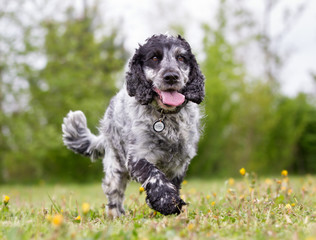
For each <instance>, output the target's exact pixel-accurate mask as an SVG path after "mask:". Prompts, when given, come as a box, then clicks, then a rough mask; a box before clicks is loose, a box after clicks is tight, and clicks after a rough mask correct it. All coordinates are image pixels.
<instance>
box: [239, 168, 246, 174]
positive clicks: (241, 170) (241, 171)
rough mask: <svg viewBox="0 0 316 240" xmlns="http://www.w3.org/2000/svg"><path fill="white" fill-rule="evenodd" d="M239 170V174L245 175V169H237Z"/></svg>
mask: <svg viewBox="0 0 316 240" xmlns="http://www.w3.org/2000/svg"><path fill="white" fill-rule="evenodd" d="M239 172H240V174H241V175H242V176H245V174H246V169H244V168H241V169H240V170H239Z"/></svg>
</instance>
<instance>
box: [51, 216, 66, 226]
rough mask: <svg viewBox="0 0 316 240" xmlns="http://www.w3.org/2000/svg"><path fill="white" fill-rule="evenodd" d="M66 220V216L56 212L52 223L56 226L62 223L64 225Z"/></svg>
mask: <svg viewBox="0 0 316 240" xmlns="http://www.w3.org/2000/svg"><path fill="white" fill-rule="evenodd" d="M63 221H64V217H63V215H61V214H56V215H55V216H54V217H53V218H52V224H53V225H54V226H55V227H59V226H60V225H62V223H63Z"/></svg>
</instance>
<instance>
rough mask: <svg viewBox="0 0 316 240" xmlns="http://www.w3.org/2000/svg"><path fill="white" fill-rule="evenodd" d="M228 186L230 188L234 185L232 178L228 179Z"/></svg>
mask: <svg viewBox="0 0 316 240" xmlns="http://www.w3.org/2000/svg"><path fill="white" fill-rule="evenodd" d="M228 184H229V185H230V186H232V185H234V184H235V180H234V179H233V178H230V179H228Z"/></svg>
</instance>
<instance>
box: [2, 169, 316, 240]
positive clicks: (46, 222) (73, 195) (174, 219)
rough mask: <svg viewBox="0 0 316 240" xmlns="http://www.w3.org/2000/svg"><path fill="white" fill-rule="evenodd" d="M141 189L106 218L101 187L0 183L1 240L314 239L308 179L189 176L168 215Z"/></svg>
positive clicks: (132, 188) (133, 187) (315, 195)
mask: <svg viewBox="0 0 316 240" xmlns="http://www.w3.org/2000/svg"><path fill="white" fill-rule="evenodd" d="M139 187H140V185H139V184H137V183H131V184H130V185H129V186H128V189H127V195H126V200H125V209H126V215H125V216H123V217H121V218H119V219H109V218H108V217H107V216H106V213H105V209H104V204H105V203H106V200H105V196H104V195H103V192H102V189H101V184H99V183H98V184H83V185H79V184H65V185H54V186H52V185H45V184H44V183H42V184H40V185H37V186H23V185H2V186H0V194H1V195H3V199H2V201H1V203H0V239H308V240H311V239H316V218H315V217H316V210H315V206H316V178H315V177H312V176H302V177H286V176H281V175H280V176H279V177H278V179H274V178H269V179H265V178H262V179H261V178H259V179H257V177H256V176H255V174H248V173H247V174H246V175H245V176H244V177H242V178H240V179H227V180H194V179H192V180H191V179H189V180H188V181H185V182H184V185H183V188H182V190H181V195H182V198H183V199H184V200H185V201H186V202H187V203H189V205H188V206H187V207H186V208H185V209H184V211H183V213H182V214H180V215H179V216H167V217H165V216H162V215H161V214H159V213H156V212H154V211H153V210H151V209H149V208H148V207H147V205H146V204H145V201H144V199H145V193H144V192H143V193H140V191H139ZM5 196H8V197H9V198H10V199H9V200H8V198H7V197H5ZM5 202H7V203H5ZM84 203H86V204H84ZM83 205H84V206H83ZM78 216H80V217H78Z"/></svg>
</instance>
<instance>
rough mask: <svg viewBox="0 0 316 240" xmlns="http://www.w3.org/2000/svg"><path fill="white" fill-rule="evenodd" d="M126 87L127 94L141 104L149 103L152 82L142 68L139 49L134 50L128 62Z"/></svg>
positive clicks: (152, 95)
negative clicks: (147, 78)
mask: <svg viewBox="0 0 316 240" xmlns="http://www.w3.org/2000/svg"><path fill="white" fill-rule="evenodd" d="M140 48H141V46H140ZM126 87H127V92H128V94H129V95H130V96H131V97H135V99H136V100H137V101H138V102H139V103H140V104H142V105H146V104H149V103H150V102H152V100H153V98H154V92H153V90H152V84H151V83H150V82H149V81H147V80H146V77H145V74H144V72H143V69H142V57H141V54H140V53H139V49H137V50H136V52H135V54H134V56H133V58H132V59H131V61H130V63H129V71H128V72H127V73H126Z"/></svg>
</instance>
